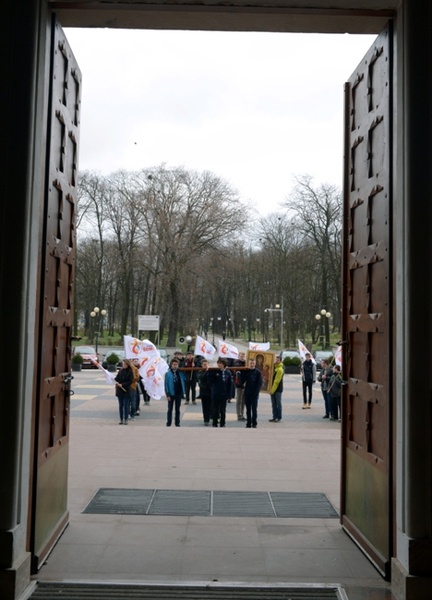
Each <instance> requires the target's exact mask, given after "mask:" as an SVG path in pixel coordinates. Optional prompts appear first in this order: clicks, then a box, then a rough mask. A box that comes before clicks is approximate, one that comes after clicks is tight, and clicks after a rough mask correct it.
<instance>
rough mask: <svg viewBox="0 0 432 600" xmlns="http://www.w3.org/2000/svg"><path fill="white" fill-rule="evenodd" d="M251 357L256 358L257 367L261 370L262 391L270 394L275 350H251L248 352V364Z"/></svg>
mask: <svg viewBox="0 0 432 600" xmlns="http://www.w3.org/2000/svg"><path fill="white" fill-rule="evenodd" d="M250 358H253V359H254V360H255V362H256V368H257V369H259V370H260V371H261V375H262V381H263V382H262V387H261V391H262V392H266V393H268V394H270V390H271V386H272V380H273V370H274V358H275V355H274V352H263V351H261V350H249V351H248V353H247V360H246V365H248V364H249V359H250Z"/></svg>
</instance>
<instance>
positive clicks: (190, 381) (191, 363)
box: [183, 350, 197, 404]
mask: <svg viewBox="0 0 432 600" xmlns="http://www.w3.org/2000/svg"><path fill="white" fill-rule="evenodd" d="M196 366H197V364H196V361H195V359H194V355H193V352H192V350H188V351H187V352H186V360H185V362H184V365H183V367H188V368H190V369H191V370H190V371H185V372H184V376H185V387H186V402H185V404H189V399H191V400H192V404H196V384H197V376H196V372H195V371H193V370H192V369H193V367H196Z"/></svg>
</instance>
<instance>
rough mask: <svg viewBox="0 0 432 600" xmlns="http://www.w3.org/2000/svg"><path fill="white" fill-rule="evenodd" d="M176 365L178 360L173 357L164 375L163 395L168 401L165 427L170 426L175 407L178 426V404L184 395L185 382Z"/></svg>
mask: <svg viewBox="0 0 432 600" xmlns="http://www.w3.org/2000/svg"><path fill="white" fill-rule="evenodd" d="M178 367H179V361H178V360H177V359H176V358H173V359H172V360H171V362H170V368H169V370H168V371H167V373H166V375H165V395H166V398H167V401H168V412H167V423H166V425H167V427H171V423H172V414H173V409H175V419H174V423H175V426H176V427H180V406H181V401H182V398H183V397H184V395H185V382H184V377H183V373H181V372H180V371H179V370H178Z"/></svg>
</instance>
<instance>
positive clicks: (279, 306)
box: [264, 304, 284, 350]
mask: <svg viewBox="0 0 432 600" xmlns="http://www.w3.org/2000/svg"><path fill="white" fill-rule="evenodd" d="M264 312H278V313H280V344H281V350H283V322H284V321H283V306H281V305H280V304H275V307H274V308H265V309H264Z"/></svg>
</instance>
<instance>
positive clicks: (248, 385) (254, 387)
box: [241, 358, 263, 429]
mask: <svg viewBox="0 0 432 600" xmlns="http://www.w3.org/2000/svg"><path fill="white" fill-rule="evenodd" d="M248 366H249V368H248V369H246V371H242V372H241V381H242V382H243V383H244V401H245V405H246V427H247V428H250V427H253V428H254V429H255V428H256V426H257V424H258V423H257V421H258V398H259V393H260V390H261V387H262V384H263V379H262V374H261V371H260V370H259V369H257V367H256V361H255V359H254V358H250V359H249V365H248Z"/></svg>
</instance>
